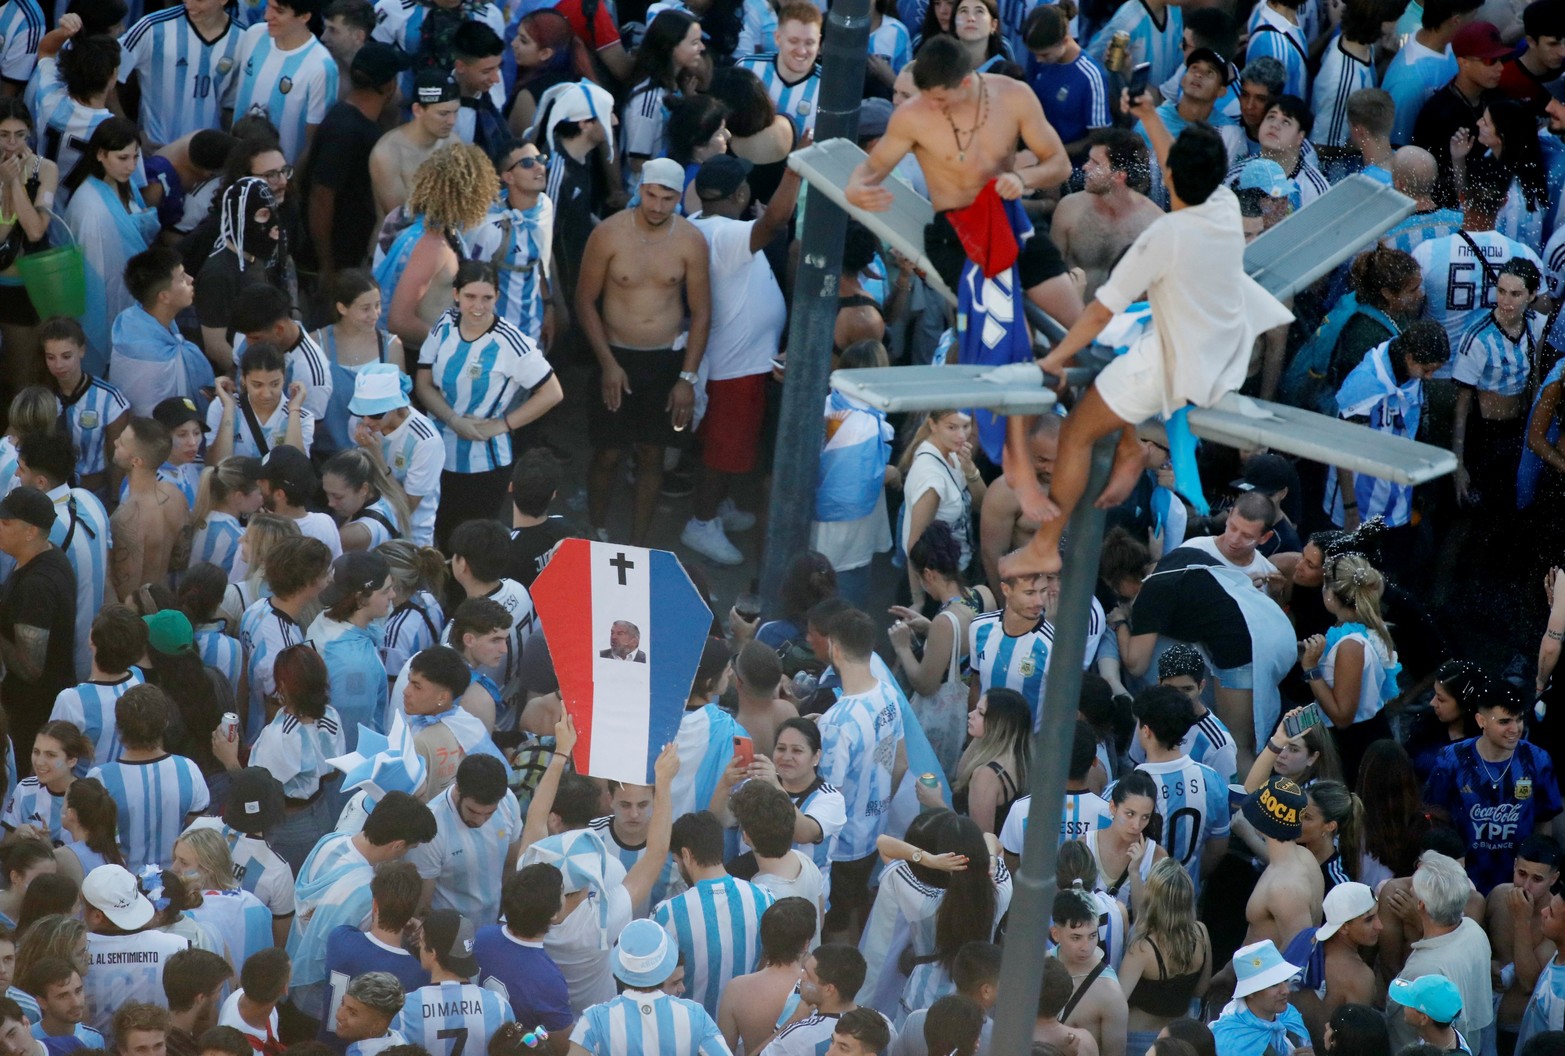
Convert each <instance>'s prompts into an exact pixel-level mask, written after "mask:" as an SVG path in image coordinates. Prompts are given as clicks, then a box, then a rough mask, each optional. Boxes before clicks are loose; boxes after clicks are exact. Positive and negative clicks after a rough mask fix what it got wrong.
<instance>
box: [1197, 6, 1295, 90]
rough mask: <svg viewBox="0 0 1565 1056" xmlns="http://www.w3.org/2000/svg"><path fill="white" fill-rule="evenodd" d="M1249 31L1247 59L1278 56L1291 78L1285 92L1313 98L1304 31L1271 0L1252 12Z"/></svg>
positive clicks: (1274, 57)
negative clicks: (1271, 2) (1311, 95)
mask: <svg viewBox="0 0 1565 1056" xmlns="http://www.w3.org/2000/svg"><path fill="white" fill-rule="evenodd" d="M1175 10H1178V8H1175ZM1301 14H1302V11H1301ZM1249 32H1250V43H1249V44H1248V45H1247V46H1246V50H1245V61H1246V62H1254V61H1255V60H1256V59H1258V58H1260V57H1261V56H1262V55H1265V56H1267V57H1269V58H1273V59H1276V60H1277V61H1278V62H1280V63H1282V65H1283V69H1285V70H1287V71H1288V79H1287V80H1286V81H1284V82H1283V87H1282V90H1283V94H1284V95H1296V96H1298V97H1299V98H1300V99H1308V98H1310V67H1309V58H1308V44H1307V42H1306V41H1305V39H1304V30H1302V29H1301V28H1300V27H1299V26H1298V25H1296V24H1295V23H1293V22H1290V21H1288V19H1287V18H1286V17H1284V16H1283V14H1282V12H1280V11H1278V10H1277V9H1276V8H1275V7H1273V6H1272V5H1271V4H1270V3H1269V2H1267V0H1262V2H1261V3H1259V4H1256V5H1255V10H1254V11H1252V12H1250V25H1249Z"/></svg>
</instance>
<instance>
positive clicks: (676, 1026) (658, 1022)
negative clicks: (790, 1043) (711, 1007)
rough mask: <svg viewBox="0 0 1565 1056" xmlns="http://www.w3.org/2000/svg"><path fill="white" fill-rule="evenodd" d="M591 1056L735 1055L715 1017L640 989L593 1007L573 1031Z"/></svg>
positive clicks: (687, 1003) (690, 1003) (691, 1004)
mask: <svg viewBox="0 0 1565 1056" xmlns="http://www.w3.org/2000/svg"><path fill="white" fill-rule="evenodd" d="M571 1044H572V1045H580V1046H581V1047H582V1048H584V1049H586V1050H587V1052H589V1053H591V1056H628V1054H631V1053H634V1054H635V1056H730V1054H729V1051H728V1044H727V1042H725V1041H724V1040H723V1033H722V1031H720V1030H718V1029H717V1024H716V1023H715V1022H714V1021H713V1020H712V1017H711V1015H710V1014H709V1013H708V1012H707V1011H706V1009H704V1008H702V1007H701V1006H700V1005H698V1004H696V1003H695V1002H694V1001H687V1000H685V999H684V998H682V997H671V996H669V995H668V994H665V993H663V991H661V990H651V991H646V990H634V991H630V992H628V993H624V994H621V995H620V996H618V997H616V998H614V999H613V1000H611V1001H605V1002H603V1003H602V1004H600V1005H593V1006H591V1007H590V1008H588V1009H587V1010H586V1011H585V1012H583V1013H582V1014H581V1019H579V1020H577V1021H576V1026H575V1027H574V1028H572V1030H571Z"/></svg>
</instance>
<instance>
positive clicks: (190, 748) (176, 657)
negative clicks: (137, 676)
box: [147, 646, 223, 774]
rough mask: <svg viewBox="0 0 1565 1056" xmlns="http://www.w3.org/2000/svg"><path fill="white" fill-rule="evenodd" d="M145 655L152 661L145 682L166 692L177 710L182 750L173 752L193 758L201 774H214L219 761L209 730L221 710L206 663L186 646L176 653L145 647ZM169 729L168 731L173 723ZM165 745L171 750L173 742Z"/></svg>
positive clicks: (172, 730) (219, 766) (214, 725)
mask: <svg viewBox="0 0 1565 1056" xmlns="http://www.w3.org/2000/svg"><path fill="white" fill-rule="evenodd" d="M147 657H148V659H150V660H151V661H152V670H151V671H149V672H148V675H149V676H150V677H149V678H148V681H149V682H151V683H152V684H153V685H155V686H157V687H158V688H159V689H161V690H162V691H163V692H164V693H166V694H168V698H169V700H171V701H173V702H174V707H175V708H177V709H178V711H179V714H178V716H176V717H175V721H176V722H177V723H178V724H179V725H181V726H183V727H184V735H183V737H182V741H183V743H182V744H181V745H180V747H181V748H182V749H184V750H183V751H178V752H177V754H179V755H187V756H189V757H190V758H191V759H194V760H195V761H196V763H197V764H198V765H199V766H200V767H201V771H202V773H207V774H210V773H215V772H216V771H217V770H218V769H221V764H219V763H218V761H217V757H216V756H214V755H213V754H212V731H213V730H215V729H217V724H218V722H219V720H221V719H222V717H223V710H222V707H221V706H220V705H219V703H218V699H217V691H216V690H215V689H214V688H213V686H212V679H211V676H209V675H208V674H207V669H206V665H205V664H203V663H202V662H201V655H200V654H199V653H197V652H196V651H195V649H193V648H188V647H187V648H184V649H180V650H179V651H178V652H173V653H165V652H163V651H162V650H159V649H154V648H153V647H151V646H148V647H147ZM219 677H221V676H219ZM169 729H170V734H172V733H173V732H174V724H173V723H171V724H170V728H169ZM166 747H167V748H168V749H169V751H175V748H174V745H173V744H168V745H166Z"/></svg>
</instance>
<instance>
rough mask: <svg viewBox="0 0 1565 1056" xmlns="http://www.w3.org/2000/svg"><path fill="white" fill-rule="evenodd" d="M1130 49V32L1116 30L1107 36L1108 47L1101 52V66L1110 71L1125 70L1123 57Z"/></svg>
mask: <svg viewBox="0 0 1565 1056" xmlns="http://www.w3.org/2000/svg"><path fill="white" fill-rule="evenodd" d="M1129 50H1130V34H1129V33H1128V32H1126V31H1125V30H1123V29H1121V30H1116V31H1115V33H1114V35H1113V36H1112V37H1110V38H1109V46H1108V49H1107V50H1106V51H1105V52H1104V54H1103V66H1104V68H1105V69H1107V70H1109V71H1110V72H1112V73H1123V72H1125V58H1126V55H1127V54H1128V53H1129Z"/></svg>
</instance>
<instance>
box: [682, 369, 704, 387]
mask: <svg viewBox="0 0 1565 1056" xmlns="http://www.w3.org/2000/svg"><path fill="white" fill-rule="evenodd" d="M679 380H680V381H688V382H689V383H690V384H691V385H694V384H695V383H696V382H698V381H700V380H701V376H700V375H699V374H697V373H696V372H695V371H693V370H682V371H680V372H679Z"/></svg>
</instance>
